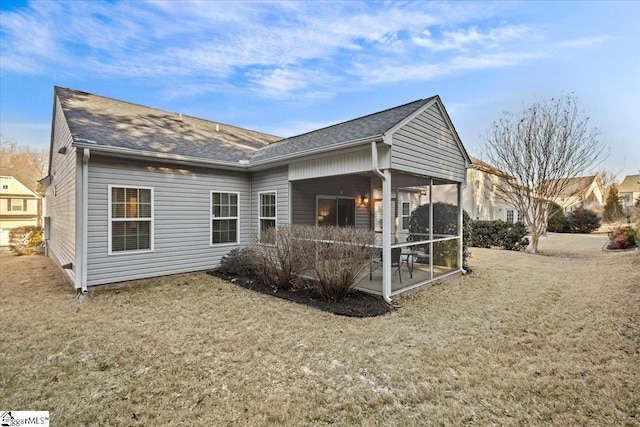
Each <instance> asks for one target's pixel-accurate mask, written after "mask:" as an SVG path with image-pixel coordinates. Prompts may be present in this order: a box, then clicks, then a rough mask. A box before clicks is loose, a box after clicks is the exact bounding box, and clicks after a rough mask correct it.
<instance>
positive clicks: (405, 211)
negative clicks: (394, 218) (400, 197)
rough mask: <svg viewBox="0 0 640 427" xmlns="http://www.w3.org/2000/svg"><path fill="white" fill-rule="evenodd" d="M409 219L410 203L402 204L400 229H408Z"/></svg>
mask: <svg viewBox="0 0 640 427" xmlns="http://www.w3.org/2000/svg"><path fill="white" fill-rule="evenodd" d="M409 218H411V203H409V202H402V229H403V230H408V229H409Z"/></svg>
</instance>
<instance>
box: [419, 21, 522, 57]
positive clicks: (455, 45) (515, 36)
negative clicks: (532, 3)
mask: <svg viewBox="0 0 640 427" xmlns="http://www.w3.org/2000/svg"><path fill="white" fill-rule="evenodd" d="M529 33H531V29H530V28H528V27H526V26H506V27H501V28H494V29H491V30H489V31H486V32H484V33H483V32H482V31H479V30H478V28H477V27H475V26H472V27H470V28H466V29H460V30H457V31H447V32H444V33H443V35H442V37H441V38H439V39H438V38H435V37H433V36H432V33H431V31H429V30H425V31H423V32H422V35H421V36H419V37H415V38H414V39H413V42H414V43H415V44H417V45H418V46H422V47H425V48H427V49H429V50H432V51H435V52H439V51H446V50H468V49H470V48H475V49H478V48H479V49H486V48H490V47H499V46H501V45H503V44H505V43H510V42H513V41H516V40H521V39H522V38H523V37H525V36H527V35H528V34H529Z"/></svg>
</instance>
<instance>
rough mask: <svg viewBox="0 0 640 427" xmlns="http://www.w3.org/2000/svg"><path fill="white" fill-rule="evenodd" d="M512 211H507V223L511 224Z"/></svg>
mask: <svg viewBox="0 0 640 427" xmlns="http://www.w3.org/2000/svg"><path fill="white" fill-rule="evenodd" d="M513 212H514V211H513V209H507V222H508V223H511V224H513Z"/></svg>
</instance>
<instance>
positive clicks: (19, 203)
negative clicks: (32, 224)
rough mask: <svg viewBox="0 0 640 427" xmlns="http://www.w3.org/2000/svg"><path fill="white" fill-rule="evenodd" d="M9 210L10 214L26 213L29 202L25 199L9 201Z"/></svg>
mask: <svg viewBox="0 0 640 427" xmlns="http://www.w3.org/2000/svg"><path fill="white" fill-rule="evenodd" d="M7 210H8V211H9V212H26V210H27V201H26V200H24V199H7Z"/></svg>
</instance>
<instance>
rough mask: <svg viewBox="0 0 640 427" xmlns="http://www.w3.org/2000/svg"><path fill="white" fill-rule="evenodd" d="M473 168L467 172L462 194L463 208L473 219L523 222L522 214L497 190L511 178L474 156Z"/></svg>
mask: <svg viewBox="0 0 640 427" xmlns="http://www.w3.org/2000/svg"><path fill="white" fill-rule="evenodd" d="M470 158H471V163H472V164H473V168H471V169H468V170H467V185H466V187H465V188H464V190H463V192H462V197H463V199H462V200H463V201H462V206H463V208H464V210H466V211H467V212H468V213H469V215H470V216H471V218H472V219H479V220H483V221H493V220H498V219H500V220H502V221H506V222H510V223H514V222H523V220H524V217H523V214H522V212H519V211H518V209H517V208H515V207H514V206H513V205H511V204H510V203H509V202H507V201H506V200H504V199H503V198H502V197H500V196H499V193H498V191H497V188H498V187H500V186H502V185H503V184H504V183H505V182H506V181H507V180H508V179H509V178H510V177H509V175H507V174H506V173H505V172H503V171H501V170H499V169H497V168H495V167H494V166H492V165H490V164H488V163H486V162H483V161H482V160H480V159H477V158H475V157H473V156H471V157H470Z"/></svg>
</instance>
